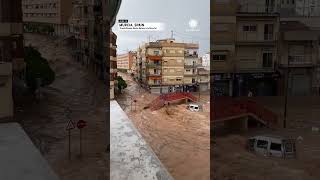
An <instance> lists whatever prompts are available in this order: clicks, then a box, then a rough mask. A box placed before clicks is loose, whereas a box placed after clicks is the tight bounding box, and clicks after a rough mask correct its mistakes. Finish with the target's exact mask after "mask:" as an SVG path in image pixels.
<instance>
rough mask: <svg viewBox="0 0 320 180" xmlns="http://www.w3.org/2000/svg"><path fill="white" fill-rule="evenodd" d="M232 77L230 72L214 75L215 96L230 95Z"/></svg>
mask: <svg viewBox="0 0 320 180" xmlns="http://www.w3.org/2000/svg"><path fill="white" fill-rule="evenodd" d="M230 81H232V79H231V78H230V75H228V74H214V75H213V87H212V89H213V94H214V96H230V95H231V94H230V89H231V87H230V85H232V84H231V83H230Z"/></svg>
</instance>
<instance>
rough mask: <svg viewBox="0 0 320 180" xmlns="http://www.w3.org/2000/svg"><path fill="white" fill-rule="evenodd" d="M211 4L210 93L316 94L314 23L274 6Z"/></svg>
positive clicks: (315, 31) (315, 30) (317, 70)
mask: <svg viewBox="0 0 320 180" xmlns="http://www.w3.org/2000/svg"><path fill="white" fill-rule="evenodd" d="M290 2H291V1H290ZM232 7H234V8H232ZM216 8H217V9H216V11H214V12H212V19H213V22H212V27H213V29H212V33H213V34H212V36H214V37H215V38H214V39H213V42H212V44H213V48H212V54H213V55H212V61H213V66H212V71H211V72H212V76H213V81H214V83H213V85H214V92H215V93H216V95H229V96H246V95H247V94H248V92H249V91H251V92H253V94H254V95H255V96H270V95H283V94H285V93H286V90H288V93H289V94H290V95H295V96H296V95H315V94H319V77H320V75H319V69H318V68H317V67H318V61H319V42H318V40H319V37H320V36H319V33H318V32H319V31H318V30H317V28H316V26H314V24H312V23H308V22H303V21H301V20H295V19H294V18H281V15H280V14H279V13H277V12H276V11H272V12H258V13H257V12H255V11H251V12H244V11H243V8H241V6H240V7H239V5H237V3H236V1H229V2H228V3H226V2H225V3H217V5H216ZM241 11H242V12H241ZM310 24H311V25H312V26H309V25H310ZM287 85H288V89H286V86H287Z"/></svg>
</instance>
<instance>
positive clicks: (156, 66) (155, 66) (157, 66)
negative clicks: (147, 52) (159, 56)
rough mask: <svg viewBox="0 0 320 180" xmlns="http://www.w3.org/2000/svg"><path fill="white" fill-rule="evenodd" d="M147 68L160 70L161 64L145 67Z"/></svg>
mask: <svg viewBox="0 0 320 180" xmlns="http://www.w3.org/2000/svg"><path fill="white" fill-rule="evenodd" d="M146 66H147V67H148V68H161V64H153V63H152V64H147V65H146Z"/></svg>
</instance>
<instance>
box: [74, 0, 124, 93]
mask: <svg viewBox="0 0 320 180" xmlns="http://www.w3.org/2000/svg"><path fill="white" fill-rule="evenodd" d="M120 4H121V0H110V1H102V0H95V1H91V0H77V1H74V2H73V8H72V16H71V17H70V20H69V25H70V33H71V35H72V37H73V43H72V44H73V57H74V59H76V60H78V61H79V62H81V63H82V64H83V65H86V66H87V67H88V68H90V69H92V71H94V72H95V73H96V74H97V76H98V77H99V79H101V80H103V81H104V83H106V84H110V99H113V98H114V90H115V81H114V80H115V78H116V77H117V61H116V56H117V45H116V42H117V35H116V34H115V33H113V32H112V31H111V27H112V26H113V25H114V23H115V19H116V15H117V13H118V10H119V8H120Z"/></svg>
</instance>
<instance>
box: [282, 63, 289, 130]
mask: <svg viewBox="0 0 320 180" xmlns="http://www.w3.org/2000/svg"><path fill="white" fill-rule="evenodd" d="M289 68H290V62H289V59H288V62H287V72H286V87H285V96H284V114H283V116H284V117H283V128H286V127H287V114H288V112H287V111H288V110H287V109H288V87H289Z"/></svg>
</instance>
